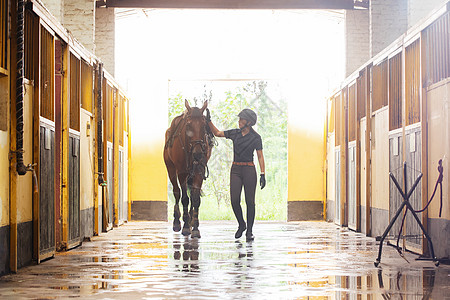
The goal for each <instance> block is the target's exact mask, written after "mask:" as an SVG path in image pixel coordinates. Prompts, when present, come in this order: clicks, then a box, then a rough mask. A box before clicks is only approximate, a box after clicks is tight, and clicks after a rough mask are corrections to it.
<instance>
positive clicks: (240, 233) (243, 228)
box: [234, 223, 247, 239]
mask: <svg viewBox="0 0 450 300" xmlns="http://www.w3.org/2000/svg"><path fill="white" fill-rule="evenodd" d="M245 229H247V227H246V226H245V223H243V224H240V225H239V227H238V230H237V231H236V233H235V235H234V237H235V238H237V239H238V238H240V237H241V236H242V233H244V231H245Z"/></svg>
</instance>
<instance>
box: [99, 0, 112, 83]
mask: <svg viewBox="0 0 450 300" xmlns="http://www.w3.org/2000/svg"><path fill="white" fill-rule="evenodd" d="M114 41H115V14H114V8H103V7H101V8H97V9H96V11H95V45H96V47H95V52H94V53H95V55H96V56H97V57H99V58H100V59H101V60H102V61H103V63H104V67H105V69H106V70H107V71H108V72H109V73H110V74H111V75H113V76H114V57H115V56H114V52H115V47H114Z"/></svg>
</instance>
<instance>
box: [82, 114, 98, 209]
mask: <svg viewBox="0 0 450 300" xmlns="http://www.w3.org/2000/svg"><path fill="white" fill-rule="evenodd" d="M88 123H89V124H90V130H89V136H87V124H88ZM94 125H95V124H93V118H92V117H91V116H90V113H89V112H87V111H86V110H84V109H81V113H80V209H81V210H83V209H87V208H90V207H93V206H94V184H93V182H94V163H95V162H94V150H95V149H94V141H93V140H94V133H95V126H94Z"/></svg>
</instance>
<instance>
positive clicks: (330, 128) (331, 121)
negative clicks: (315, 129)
mask: <svg viewBox="0 0 450 300" xmlns="http://www.w3.org/2000/svg"><path fill="white" fill-rule="evenodd" d="M335 102H336V101H335V99H334V98H331V99H329V100H328V132H329V133H332V132H333V131H334V119H335V116H334V110H335V108H334V106H335Z"/></svg>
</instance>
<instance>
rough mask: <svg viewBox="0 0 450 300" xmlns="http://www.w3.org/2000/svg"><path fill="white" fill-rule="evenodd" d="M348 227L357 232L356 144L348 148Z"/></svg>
mask: <svg viewBox="0 0 450 300" xmlns="http://www.w3.org/2000/svg"><path fill="white" fill-rule="evenodd" d="M347 184H348V227H349V228H351V229H353V230H356V216H357V213H356V208H357V206H356V142H352V143H349V146H348V179H347Z"/></svg>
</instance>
